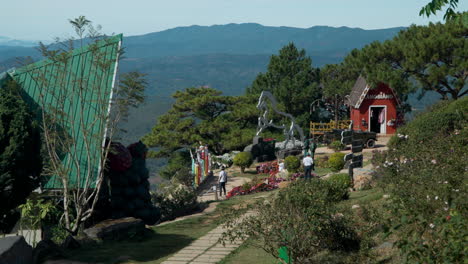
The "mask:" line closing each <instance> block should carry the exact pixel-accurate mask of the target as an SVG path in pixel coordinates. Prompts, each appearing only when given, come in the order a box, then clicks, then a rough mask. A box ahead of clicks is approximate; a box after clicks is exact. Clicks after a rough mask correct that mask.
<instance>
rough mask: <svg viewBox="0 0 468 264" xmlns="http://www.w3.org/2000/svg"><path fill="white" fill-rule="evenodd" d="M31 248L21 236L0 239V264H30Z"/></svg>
mask: <svg viewBox="0 0 468 264" xmlns="http://www.w3.org/2000/svg"><path fill="white" fill-rule="evenodd" d="M32 261H33V260H32V247H31V246H30V245H28V243H26V241H25V240H24V237H23V236H11V237H4V238H0V264H30V263H33V262H32Z"/></svg>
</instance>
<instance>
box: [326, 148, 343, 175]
mask: <svg viewBox="0 0 468 264" xmlns="http://www.w3.org/2000/svg"><path fill="white" fill-rule="evenodd" d="M344 156H345V154H344V153H341V152H335V153H333V154H332V155H331V156H330V158H329V159H328V167H330V168H331V169H332V171H334V172H337V171H340V170H342V169H343V167H344V164H345V162H344Z"/></svg>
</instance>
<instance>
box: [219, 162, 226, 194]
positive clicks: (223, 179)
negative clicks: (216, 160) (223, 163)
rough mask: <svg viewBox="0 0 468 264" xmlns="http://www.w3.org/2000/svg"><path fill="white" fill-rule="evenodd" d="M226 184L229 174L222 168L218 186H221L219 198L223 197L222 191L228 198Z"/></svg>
mask: <svg viewBox="0 0 468 264" xmlns="http://www.w3.org/2000/svg"><path fill="white" fill-rule="evenodd" d="M226 182H227V172H226V171H225V170H224V167H221V171H220V172H219V177H218V184H219V196H221V195H223V194H222V191H223V190H224V196H226Z"/></svg>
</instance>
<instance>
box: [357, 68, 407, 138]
mask: <svg viewBox="0 0 468 264" xmlns="http://www.w3.org/2000/svg"><path fill="white" fill-rule="evenodd" d="M348 104H349V106H350V108H351V109H350V110H351V120H352V121H353V129H354V130H362V131H372V132H376V133H379V134H394V133H395V132H396V128H397V124H400V123H401V121H402V120H401V115H400V114H399V113H398V111H397V109H398V106H399V105H400V100H399V99H398V96H397V95H396V93H395V91H394V90H393V89H392V88H391V87H389V86H388V85H387V84H384V83H379V84H378V85H377V87H371V86H370V85H369V84H368V83H367V82H366V79H364V78H363V77H362V76H359V78H358V79H357V81H356V83H355V84H354V87H353V89H352V90H351V94H350V96H349V99H348Z"/></svg>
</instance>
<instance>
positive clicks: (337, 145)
mask: <svg viewBox="0 0 468 264" xmlns="http://www.w3.org/2000/svg"><path fill="white" fill-rule="evenodd" d="M328 147H329V148H331V149H333V150H334V151H341V150H343V149H345V147H346V145H344V144H343V143H341V141H338V140H335V141H333V142H332V143H330V145H329V146H328Z"/></svg>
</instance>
